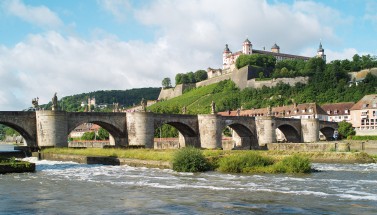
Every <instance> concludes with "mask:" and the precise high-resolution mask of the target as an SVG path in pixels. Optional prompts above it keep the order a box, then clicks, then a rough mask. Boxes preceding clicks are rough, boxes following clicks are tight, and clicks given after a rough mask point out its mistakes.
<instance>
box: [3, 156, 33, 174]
mask: <svg viewBox="0 0 377 215" xmlns="http://www.w3.org/2000/svg"><path fill="white" fill-rule="evenodd" d="M22 172H35V164H34V163H29V162H26V161H19V160H16V159H15V158H14V157H12V158H4V157H0V174H5V173H22Z"/></svg>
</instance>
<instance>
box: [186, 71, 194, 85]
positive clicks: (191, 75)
mask: <svg viewBox="0 0 377 215" xmlns="http://www.w3.org/2000/svg"><path fill="white" fill-rule="evenodd" d="M186 75H187V79H188V83H196V80H195V75H194V73H193V72H189V73H187V74H186Z"/></svg>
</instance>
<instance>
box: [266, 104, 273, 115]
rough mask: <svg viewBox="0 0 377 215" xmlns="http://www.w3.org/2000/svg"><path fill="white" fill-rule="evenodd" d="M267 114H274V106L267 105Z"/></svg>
mask: <svg viewBox="0 0 377 215" xmlns="http://www.w3.org/2000/svg"><path fill="white" fill-rule="evenodd" d="M267 116H272V108H271V106H270V105H269V106H268V107H267Z"/></svg>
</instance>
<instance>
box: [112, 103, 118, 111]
mask: <svg viewBox="0 0 377 215" xmlns="http://www.w3.org/2000/svg"><path fill="white" fill-rule="evenodd" d="M113 112H119V103H118V102H116V103H115V102H113Z"/></svg>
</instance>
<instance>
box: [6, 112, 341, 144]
mask: <svg viewBox="0 0 377 215" xmlns="http://www.w3.org/2000/svg"><path fill="white" fill-rule="evenodd" d="M83 123H95V124H97V125H99V126H101V127H103V128H104V129H106V130H107V131H109V133H110V134H111V136H112V137H113V141H114V145H115V146H145V147H146V148H153V147H154V132H155V129H156V128H158V127H160V126H161V125H163V124H169V125H171V126H173V127H175V128H177V130H178V131H179V132H180V138H179V139H180V146H181V147H182V146H188V145H191V146H195V147H201V148H208V149H214V148H222V133H223V130H224V129H225V128H226V127H230V128H231V129H232V130H233V141H234V148H242V149H258V148H260V147H262V146H264V145H265V144H267V143H276V142H277V139H276V129H279V130H280V131H281V132H282V133H283V134H284V135H285V137H286V139H287V141H288V142H316V141H318V140H319V132H320V131H321V132H322V133H323V134H324V135H325V136H326V138H328V139H330V138H331V137H332V136H333V133H334V131H335V130H336V129H337V126H338V125H337V123H333V122H324V121H319V120H317V119H288V118H275V117H272V116H265V117H256V118H254V117H245V116H220V115H216V114H200V115H182V114H157V113H149V112H134V113H97V112H65V111H50V110H41V111H36V112H22V111H1V112H0V124H4V125H7V126H9V127H11V128H13V129H15V130H16V131H18V132H19V133H20V134H21V135H22V136H23V137H24V138H25V141H26V142H27V145H28V146H30V147H67V146H68V142H67V136H68V135H69V133H70V132H71V131H72V130H73V129H74V128H76V127H77V126H79V125H80V124H83Z"/></svg>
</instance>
